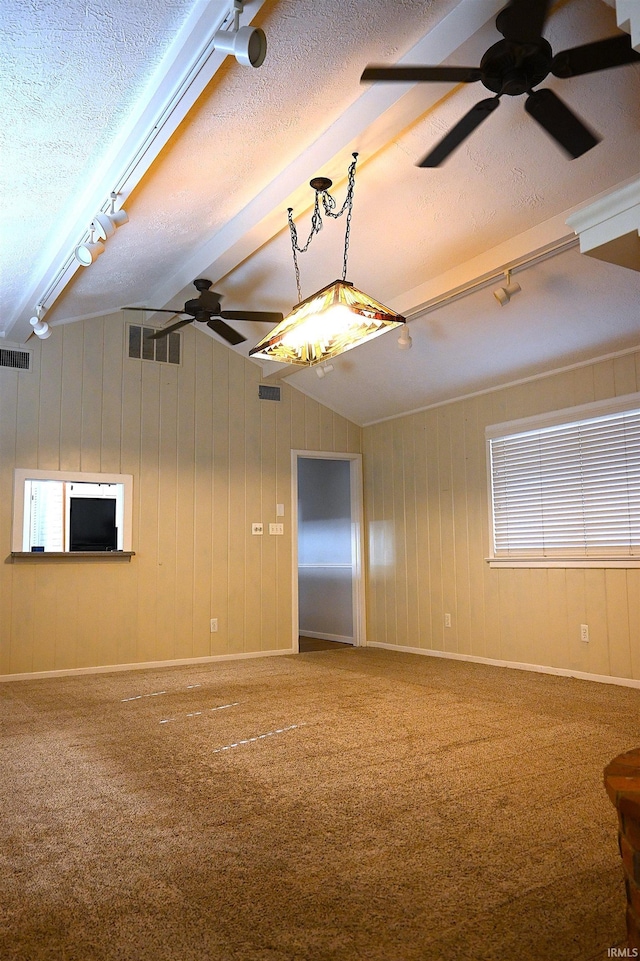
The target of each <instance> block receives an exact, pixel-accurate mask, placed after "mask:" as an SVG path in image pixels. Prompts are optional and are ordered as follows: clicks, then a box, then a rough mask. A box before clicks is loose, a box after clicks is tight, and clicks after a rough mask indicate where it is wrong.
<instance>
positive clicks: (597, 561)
mask: <svg viewBox="0 0 640 961" xmlns="http://www.w3.org/2000/svg"><path fill="white" fill-rule="evenodd" d="M485 561H486V562H487V564H488V565H489V567H578V568H580V567H620V568H623V569H624V568H636V567H640V557H515V556H514V557H485Z"/></svg>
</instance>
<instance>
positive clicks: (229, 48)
mask: <svg viewBox="0 0 640 961" xmlns="http://www.w3.org/2000/svg"><path fill="white" fill-rule="evenodd" d="M213 45H214V47H215V49H216V50H218V51H220V52H221V53H227V54H231V55H233V56H234V57H235V58H236V60H237V61H238V63H240V64H242V66H243V67H261V66H262V64H263V63H264V58H265V57H266V55H267V38H266V36H265V33H264V30H261V29H260V28H259V27H240V28H239V29H237V30H218V32H217V33H216V35H215V36H214V38H213Z"/></svg>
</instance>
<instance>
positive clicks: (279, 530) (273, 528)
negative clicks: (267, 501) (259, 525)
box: [269, 524, 284, 534]
mask: <svg viewBox="0 0 640 961" xmlns="http://www.w3.org/2000/svg"><path fill="white" fill-rule="evenodd" d="M269 533H270V534H284V524H269Z"/></svg>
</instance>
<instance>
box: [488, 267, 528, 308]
mask: <svg viewBox="0 0 640 961" xmlns="http://www.w3.org/2000/svg"><path fill="white" fill-rule="evenodd" d="M504 276H505V279H506V284H505V286H504V287H498V288H496V290H494V292H493V296H494V297H495V298H496V300H497V301H498V303H499V304H500V306H501V307H504V306H505V304H508V303H509V301H510V300H511V298H512V297H513V295H514V294H517V293H518V291H520V290H522V287H521V286H520V284H517V283H516V282H515V281H514V282H513V283H511V271H510V270H507V271H506V273H505V275H504Z"/></svg>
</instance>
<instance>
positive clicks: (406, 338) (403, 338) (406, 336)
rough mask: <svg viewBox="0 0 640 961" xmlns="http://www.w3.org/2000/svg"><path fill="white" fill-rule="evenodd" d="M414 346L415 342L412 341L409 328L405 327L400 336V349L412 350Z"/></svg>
mask: <svg viewBox="0 0 640 961" xmlns="http://www.w3.org/2000/svg"><path fill="white" fill-rule="evenodd" d="M412 345H413V340H412V339H411V334H410V333H409V328H408V327H407V326H404V327H402V328H401V330H400V336H399V337H398V347H399V348H400V350H411V347H412Z"/></svg>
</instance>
